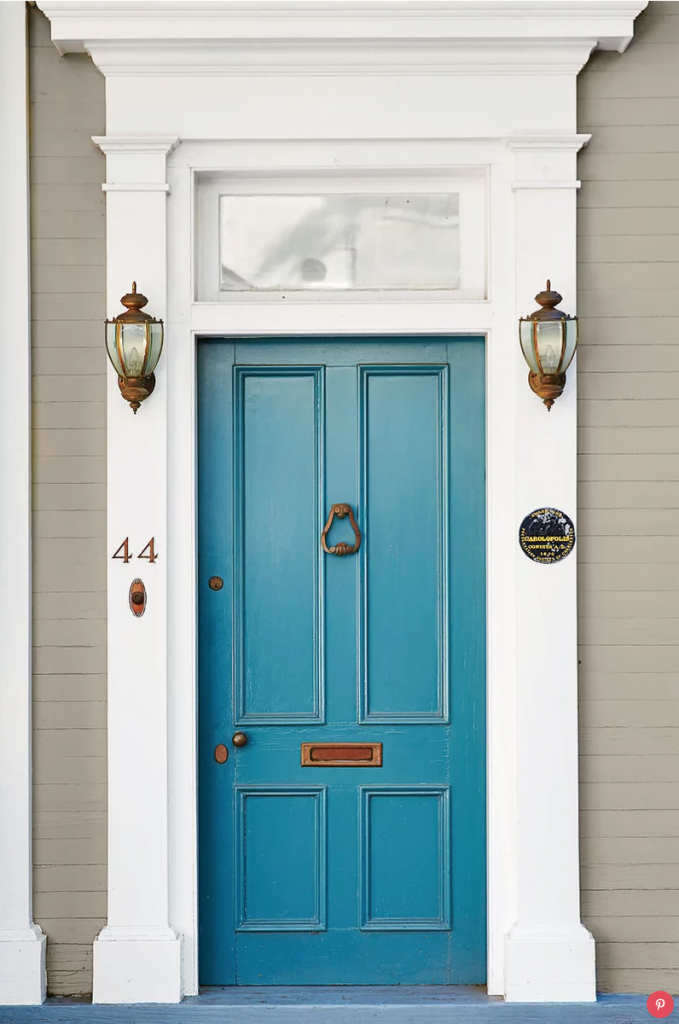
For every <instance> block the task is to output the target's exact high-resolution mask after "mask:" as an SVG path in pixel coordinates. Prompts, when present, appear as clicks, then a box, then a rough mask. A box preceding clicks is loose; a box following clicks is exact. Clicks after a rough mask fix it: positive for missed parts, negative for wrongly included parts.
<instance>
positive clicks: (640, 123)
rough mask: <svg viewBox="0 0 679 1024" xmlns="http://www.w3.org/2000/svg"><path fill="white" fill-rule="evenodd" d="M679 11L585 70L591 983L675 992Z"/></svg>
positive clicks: (646, 25)
mask: <svg viewBox="0 0 679 1024" xmlns="http://www.w3.org/2000/svg"><path fill="white" fill-rule="evenodd" d="M677 67H679V4H677V3H658V2H656V3H651V4H650V5H649V7H648V8H647V10H646V11H645V12H644V13H643V14H642V15H641V16H640V17H639V19H638V20H637V23H636V34H635V39H634V41H633V43H632V44H631V46H630V47H629V50H628V51H627V52H626V53H624V54H622V55H618V54H612V53H606V54H603V53H600V54H595V55H594V56H593V57H592V59H591V61H590V63H589V64H588V65H587V67H586V68H585V70H584V71H583V72H582V74H581V75H580V79H579V118H578V129H579V131H582V132H591V133H592V136H593V137H592V141H591V143H590V144H589V146H588V147H587V148H586V149H585V150H584V151H583V153H582V154H581V156H580V160H579V171H578V176H579V177H580V178H581V180H582V188H581V190H580V194H579V198H578V205H579V231H578V260H579V274H578V279H579V293H578V312H579V313H580V315H581V317H582V325H581V330H582V334H581V348H580V354H579V359H578V391H579V406H578V411H579V430H578V452H579V458H578V470H579V472H578V475H579V502H578V520H579V538H580V539H579V544H578V558H579V570H580V572H579V581H580V582H579V587H580V592H579V615H580V634H579V635H580V754H581V757H580V776H581V786H580V804H581V814H580V818H581V856H582V872H581V884H582V911H583V917H584V920H585V923H586V924H587V926H588V927H589V928H590V929H591V931H592V932H593V934H594V936H595V937H596V939H597V942H598V945H597V979H598V986H599V988H600V989H601V990H603V991H609V992H610V991H617V992H651V991H653V990H655V989H659V988H662V989H669V990H670V991H672V990H673V989H676V988H677V986H679V700H678V699H677V695H678V693H679V565H677V563H678V562H679V316H678V315H677V307H676V295H677V294H678V293H679V75H678V74H677Z"/></svg>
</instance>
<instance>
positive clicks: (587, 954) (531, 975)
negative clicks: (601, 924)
mask: <svg viewBox="0 0 679 1024" xmlns="http://www.w3.org/2000/svg"><path fill="white" fill-rule="evenodd" d="M505 1000H506V1001H507V1002H508V1003H591V1002H595V1001H596V976H595V954H594V939H593V937H592V936H591V935H590V933H589V932H588V931H587V929H586V928H584V927H583V926H582V925H580V926H579V927H578V928H575V929H573V930H572V931H567V932H558V933H557V932H552V931H548V930H543V929H533V928H521V927H519V926H516V927H514V928H513V929H512V930H511V931H510V932H509V934H508V935H507V938H506V941H505Z"/></svg>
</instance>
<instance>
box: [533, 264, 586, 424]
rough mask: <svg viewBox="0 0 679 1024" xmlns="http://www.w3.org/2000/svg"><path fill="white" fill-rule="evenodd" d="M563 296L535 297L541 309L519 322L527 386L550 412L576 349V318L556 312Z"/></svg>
mask: <svg viewBox="0 0 679 1024" xmlns="http://www.w3.org/2000/svg"><path fill="white" fill-rule="evenodd" d="M561 299H562V296H561V295H559V293H558V292H553V291H552V283H551V281H548V282H547V288H546V290H545V291H544V292H540V293H539V294H538V295H536V296H535V301H536V302H538V303H539V304H540V306H541V308H540V309H537V310H536V311H535V312H534V313H531V315H530V316H527V317H521V319H520V320H519V339H520V341H521V351H522V352H523V356H524V359H525V360H526V362H527V363H528V365H529V367H530V373H529V374H528V383H529V384H530V387H531V389H532V390H533V391H534V392H535V394H536V395H539V397H540V398H541V399H542V401H543V402H544V403H545V405H546V406H547V412H549V411H550V409H551V408H552V406H553V405H554V403H555V401H556V400H557V398H558V397H559V395H560V394H561V393H562V392H563V389H564V387H565V384H566V370H567V369H568V367H569V366H570V365H571V360H572V359H573V356H574V355H575V349H576V348H577V345H578V318H577V317H575V316H568V314H567V313H564V312H562V310H560V309H555V308H554V307H555V306H558V305H559V303H560V302H561Z"/></svg>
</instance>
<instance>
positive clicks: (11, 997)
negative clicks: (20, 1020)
mask: <svg viewBox="0 0 679 1024" xmlns="http://www.w3.org/2000/svg"><path fill="white" fill-rule="evenodd" d="M45 946H46V939H45V936H44V935H43V934H42V931H41V930H40V928H38V926H37V925H33V926H32V927H30V928H25V929H21V931H18V930H17V931H0V1006H36V1005H39V1004H40V1003H42V1002H44V999H45Z"/></svg>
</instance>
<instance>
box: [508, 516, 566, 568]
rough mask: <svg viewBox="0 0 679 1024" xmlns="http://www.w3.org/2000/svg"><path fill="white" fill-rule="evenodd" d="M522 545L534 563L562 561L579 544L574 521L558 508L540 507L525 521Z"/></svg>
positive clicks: (520, 531) (521, 537) (520, 538)
mask: <svg viewBox="0 0 679 1024" xmlns="http://www.w3.org/2000/svg"><path fill="white" fill-rule="evenodd" d="M519 544H520V545H521V550H522V551H523V553H524V554H525V555H528V557H529V558H531V559H532V560H533V561H534V562H543V563H544V564H545V565H550V564H551V563H552V562H560V561H561V559H562V558H565V557H566V555H570V553H571V551H572V550H573V548H574V547H575V527H574V526H573V521H572V520H571V519H569V517H568V516H567V515H566V514H565V512H560V511H559V509H558V508H537V509H536V510H535V512H531V513H530V515H527V516H526V518H525V519H524V521H523V522H522V523H521V529H520V530H519Z"/></svg>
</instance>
